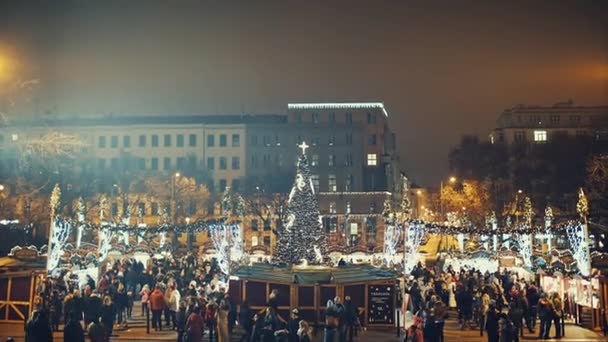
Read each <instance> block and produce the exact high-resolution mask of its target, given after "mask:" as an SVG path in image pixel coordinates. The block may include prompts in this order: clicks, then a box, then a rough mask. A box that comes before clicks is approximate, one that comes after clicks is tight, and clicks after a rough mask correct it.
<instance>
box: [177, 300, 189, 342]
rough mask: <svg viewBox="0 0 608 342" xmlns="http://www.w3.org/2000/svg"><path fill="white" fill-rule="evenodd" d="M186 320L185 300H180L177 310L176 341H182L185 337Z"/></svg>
mask: <svg viewBox="0 0 608 342" xmlns="http://www.w3.org/2000/svg"><path fill="white" fill-rule="evenodd" d="M187 320H188V312H187V311H186V302H185V301H183V300H182V301H180V302H179V311H178V312H177V342H182V341H183V340H184V338H185V334H186V321H187Z"/></svg>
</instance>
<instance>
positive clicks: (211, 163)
mask: <svg viewBox="0 0 608 342" xmlns="http://www.w3.org/2000/svg"><path fill="white" fill-rule="evenodd" d="M207 168H208V169H209V170H214V169H215V159H213V157H209V158H207Z"/></svg>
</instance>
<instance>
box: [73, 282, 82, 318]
mask: <svg viewBox="0 0 608 342" xmlns="http://www.w3.org/2000/svg"><path fill="white" fill-rule="evenodd" d="M72 300H73V301H74V308H73V309H72V310H74V312H75V313H76V315H77V316H78V318H79V319H82V318H83V316H82V312H83V311H84V301H83V300H82V296H81V295H80V290H79V289H74V292H73V298H72Z"/></svg>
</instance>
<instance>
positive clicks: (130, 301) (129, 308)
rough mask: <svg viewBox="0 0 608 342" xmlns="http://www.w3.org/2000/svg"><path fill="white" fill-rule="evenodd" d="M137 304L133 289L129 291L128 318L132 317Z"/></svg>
mask: <svg viewBox="0 0 608 342" xmlns="http://www.w3.org/2000/svg"><path fill="white" fill-rule="evenodd" d="M134 305H135V298H133V291H127V320H129V319H131V315H132V314H133V306H134Z"/></svg>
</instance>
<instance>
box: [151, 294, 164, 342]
mask: <svg viewBox="0 0 608 342" xmlns="http://www.w3.org/2000/svg"><path fill="white" fill-rule="evenodd" d="M150 309H151V310H152V327H153V328H154V330H157V331H162V330H163V327H162V312H163V310H164V309H165V297H164V295H163V293H162V291H161V290H160V285H156V287H155V288H154V292H152V294H151V295H150Z"/></svg>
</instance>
